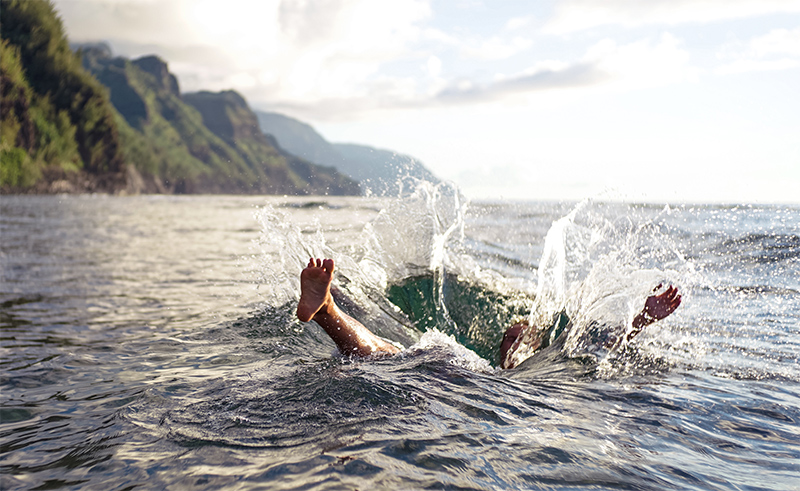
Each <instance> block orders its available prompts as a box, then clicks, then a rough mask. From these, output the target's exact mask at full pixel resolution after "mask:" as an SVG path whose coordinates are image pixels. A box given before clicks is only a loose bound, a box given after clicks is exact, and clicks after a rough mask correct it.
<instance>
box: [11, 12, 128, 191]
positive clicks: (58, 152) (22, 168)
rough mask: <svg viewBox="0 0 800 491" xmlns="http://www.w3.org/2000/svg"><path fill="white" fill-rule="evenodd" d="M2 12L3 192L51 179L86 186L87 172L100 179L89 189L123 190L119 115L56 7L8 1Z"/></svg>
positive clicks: (123, 168) (24, 187)
mask: <svg viewBox="0 0 800 491" xmlns="http://www.w3.org/2000/svg"><path fill="white" fill-rule="evenodd" d="M0 8H1V9H2V13H3V29H2V47H1V48H0V49H1V50H2V51H0V79H1V80H2V101H1V102H2V109H1V112H2V123H0V125H1V128H2V130H1V132H2V142H0V154H1V155H2V160H1V161H0V162H1V164H0V189H3V190H6V191H8V190H25V189H31V188H34V186H36V185H37V184H39V185H40V186H41V185H42V183H41V181H42V180H43V179H44V180H45V181H49V182H57V181H59V180H62V181H64V180H65V181H72V182H74V183H79V182H81V180H80V179H79V178H78V177H79V176H78V174H79V171H80V170H81V169H83V170H85V171H86V172H88V173H90V174H92V175H93V176H94V177H95V179H94V180H92V181H91V182H86V181H85V180H83V183H84V187H86V188H88V189H86V190H89V189H98V188H106V189H109V188H111V189H113V188H114V187H115V186H119V185H121V183H122V182H123V179H124V170H125V167H124V160H123V154H122V147H121V145H120V142H119V139H118V138H117V130H116V125H115V124H114V120H113V109H112V107H111V105H110V104H109V102H108V99H107V96H106V94H105V91H104V90H103V88H102V87H101V86H100V84H98V83H97V81H96V80H94V79H93V78H92V77H91V76H90V75H88V74H87V73H86V72H85V71H84V70H83V69H82V68H81V64H80V61H79V60H78V59H77V58H76V57H75V55H74V54H73V53H72V51H71V50H70V48H69V45H68V44H67V41H66V38H65V37H64V33H63V28H62V25H61V21H60V20H59V19H58V17H56V15H55V13H54V11H53V8H52V5H50V4H49V3H48V2H44V1H25V0H2V1H0ZM68 187H72V184H68ZM39 190H44V189H39Z"/></svg>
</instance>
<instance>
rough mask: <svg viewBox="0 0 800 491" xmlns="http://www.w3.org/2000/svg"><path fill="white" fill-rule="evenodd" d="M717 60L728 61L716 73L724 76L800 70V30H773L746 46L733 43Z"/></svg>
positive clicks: (724, 48) (752, 40)
mask: <svg viewBox="0 0 800 491" xmlns="http://www.w3.org/2000/svg"><path fill="white" fill-rule="evenodd" d="M717 56H718V58H720V59H722V60H726V61H727V62H726V63H725V64H724V65H722V66H720V67H718V68H717V70H716V72H717V73H719V74H723V75H724V74H731V73H744V72H756V71H776V70H787V69H791V68H795V67H797V66H800V27H799V28H797V29H794V30H789V29H773V30H772V31H770V32H769V33H767V34H765V35H763V36H759V37H755V38H753V39H751V40H750V41H749V42H748V43H747V44H744V45H743V44H742V43H731V44H729V45H727V46H725V47H723V48H722V49H721V50H720V52H719V53H718V55H717Z"/></svg>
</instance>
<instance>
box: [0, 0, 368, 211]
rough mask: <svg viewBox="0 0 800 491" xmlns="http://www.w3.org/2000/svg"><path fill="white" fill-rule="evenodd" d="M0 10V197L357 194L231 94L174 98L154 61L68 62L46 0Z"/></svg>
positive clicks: (89, 58)
mask: <svg viewBox="0 0 800 491" xmlns="http://www.w3.org/2000/svg"><path fill="white" fill-rule="evenodd" d="M0 11H2V22H3V24H2V31H0V34H1V35H2V42H1V43H0V116H2V117H1V118H0V192H2V193H20V192H38V193H48V192H49V193H54V192H96V191H97V192H109V193H117V192H142V191H144V192H172V193H260V194H272V193H277V194H350V195H352V194H358V193H359V185H358V182H356V181H354V180H353V179H350V178H348V177H346V176H345V175H343V174H340V173H339V172H337V171H336V170H335V169H333V168H330V167H324V166H319V165H315V164H313V163H311V162H308V161H305V160H303V159H301V158H298V157H294V156H292V155H289V154H287V153H286V152H283V151H281V150H279V149H278V148H276V145H277V144H276V143H275V142H274V140H272V139H270V137H268V136H265V135H264V134H263V133H262V132H261V131H260V129H259V126H258V121H257V119H256V116H255V114H254V113H253V112H252V111H251V110H250V108H249V107H248V106H247V103H246V102H245V101H244V99H243V98H242V97H241V96H239V95H238V94H236V93H234V92H221V93H219V94H211V93H198V94H186V95H182V94H181V93H180V87H179V85H178V81H177V79H176V78H175V76H174V75H172V74H171V73H170V72H169V68H168V66H167V64H166V63H165V62H164V61H163V60H161V59H159V58H158V57H155V56H145V57H142V58H139V59H136V60H128V59H125V58H121V57H116V58H115V57H113V56H112V54H111V50H110V49H109V47H108V46H107V45H104V44H96V43H95V44H91V45H82V46H78V47H77V48H78V53H77V54H76V53H75V52H74V51H73V47H71V46H70V45H69V43H68V41H67V38H66V36H65V35H64V29H63V25H62V23H61V20H60V19H59V18H58V16H57V14H56V12H55V10H54V8H53V4H52V3H51V2H49V1H47V0H0ZM184 98H186V100H184Z"/></svg>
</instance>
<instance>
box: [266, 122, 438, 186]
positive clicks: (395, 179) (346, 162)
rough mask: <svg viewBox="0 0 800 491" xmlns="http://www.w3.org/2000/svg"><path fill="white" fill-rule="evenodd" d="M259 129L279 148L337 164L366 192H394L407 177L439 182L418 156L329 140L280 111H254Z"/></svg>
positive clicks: (340, 169) (314, 160)
mask: <svg viewBox="0 0 800 491" xmlns="http://www.w3.org/2000/svg"><path fill="white" fill-rule="evenodd" d="M256 116H258V122H259V124H260V125H261V130H262V131H263V132H264V133H268V134H270V135H272V136H274V137H275V139H276V140H277V142H278V144H279V145H280V147H281V148H283V149H285V150H287V151H288V152H291V153H292V154H294V155H297V156H300V157H302V158H304V159H307V160H310V161H312V162H315V163H318V164H323V165H330V166H334V167H336V168H337V169H338V170H339V171H340V172H342V173H344V174H346V175H348V176H349V177H351V178H353V179H356V180H358V181H360V182H361V189H362V191H363V192H364V193H366V194H373V195H377V196H394V195H397V194H398V193H399V192H400V186H401V183H402V180H403V179H404V178H407V177H413V178H416V179H422V180H426V181H431V182H439V179H437V178H436V176H434V175H433V173H432V172H431V171H430V170H428V169H427V168H426V167H425V166H424V165H423V164H422V163H421V162H420V161H418V160H417V159H415V158H413V157H410V156H407V155H401V154H397V153H395V152H392V151H391V150H382V149H377V148H372V147H368V146H364V145H356V144H343V143H337V144H332V143H329V142H328V141H327V140H325V138H323V137H322V135H320V134H319V133H317V131H316V130H315V129H314V128H313V127H311V126H310V125H308V124H306V123H303V122H302V121H298V120H296V119H294V118H290V117H289V116H285V115H283V114H278V113H271V112H262V111H256Z"/></svg>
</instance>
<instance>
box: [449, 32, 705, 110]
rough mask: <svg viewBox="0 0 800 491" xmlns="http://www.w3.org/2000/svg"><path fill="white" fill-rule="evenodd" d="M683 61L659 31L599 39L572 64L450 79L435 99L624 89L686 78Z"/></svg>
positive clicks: (461, 100) (549, 63) (685, 60)
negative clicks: (480, 80)
mask: <svg viewBox="0 0 800 491" xmlns="http://www.w3.org/2000/svg"><path fill="white" fill-rule="evenodd" d="M688 61H689V54H688V52H687V51H685V50H684V49H682V48H681V47H680V41H679V40H678V39H677V38H675V37H674V36H672V35H670V34H663V35H662V36H661V37H660V38H659V40H658V41H657V42H655V43H654V42H653V41H652V40H641V41H637V42H633V43H629V44H624V45H619V44H617V43H616V42H614V41H612V40H610V39H605V40H602V41H600V42H598V43H596V44H595V45H593V46H591V47H590V48H589V49H588V50H587V52H586V54H585V55H584V57H583V58H582V59H581V60H579V61H577V62H573V63H566V62H558V61H546V62H540V63H538V64H536V65H535V66H533V67H531V68H529V69H528V70H525V71H524V72H522V73H519V74H516V75H513V76H510V77H498V79H497V80H495V81H494V82H492V83H490V84H483V85H481V84H476V83H473V82H471V81H469V80H460V81H456V82H455V83H453V84H451V85H450V86H448V87H447V88H445V89H444V90H442V91H441V92H440V93H439V94H438V95H437V96H436V99H437V100H438V101H440V102H443V103H448V104H466V103H482V102H491V101H496V100H500V99H503V98H506V97H510V96H514V95H518V94H531V93H536V92H540V91H545V90H555V89H561V90H564V89H576V88H583V87H593V86H603V85H605V86H615V87H618V88H624V89H640V88H645V87H657V86H663V85H668V84H672V83H679V82H682V81H684V80H687V79H691V78H692V76H693V70H692V69H691V68H690V66H689V64H688Z"/></svg>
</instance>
